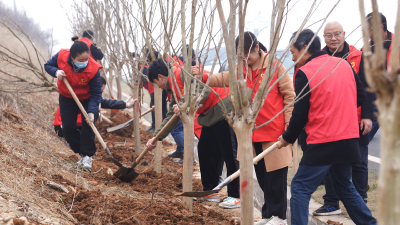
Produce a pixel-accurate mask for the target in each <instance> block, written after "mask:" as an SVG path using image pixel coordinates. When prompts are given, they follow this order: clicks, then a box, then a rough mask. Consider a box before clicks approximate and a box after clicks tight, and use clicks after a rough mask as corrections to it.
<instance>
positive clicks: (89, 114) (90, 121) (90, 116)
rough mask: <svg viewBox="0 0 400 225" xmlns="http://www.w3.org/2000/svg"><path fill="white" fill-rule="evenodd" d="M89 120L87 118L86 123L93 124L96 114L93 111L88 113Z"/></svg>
mask: <svg viewBox="0 0 400 225" xmlns="http://www.w3.org/2000/svg"><path fill="white" fill-rule="evenodd" d="M88 116H89V120H86V123H88V124H92V123H93V122H94V114H93V113H88Z"/></svg>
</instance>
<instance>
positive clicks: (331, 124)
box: [300, 54, 359, 144]
mask: <svg viewBox="0 0 400 225" xmlns="http://www.w3.org/2000/svg"><path fill="white" fill-rule="evenodd" d="M329 58H330V56H329V55H328V54H325V55H322V56H319V57H316V58H314V59H312V60H311V61H310V62H308V63H307V64H305V65H304V66H302V67H301V68H300V69H301V70H302V71H303V72H304V73H305V74H306V75H307V78H308V79H309V80H310V89H313V88H314V87H315V86H316V85H317V84H318V83H320V82H321V81H322V80H323V79H324V78H325V77H326V76H328V75H329V74H330V73H331V72H332V71H333V70H334V72H333V73H332V74H331V75H330V76H329V77H328V78H327V79H326V80H325V81H324V82H322V83H321V84H319V85H318V87H316V88H315V89H314V90H312V91H311V93H310V94H311V96H310V110H309V113H308V123H307V125H306V132H307V134H308V138H307V144H320V143H327V142H333V141H339V140H344V139H350V138H358V137H359V133H358V132H359V127H358V123H357V86H356V83H355V80H354V75H353V70H352V69H351V67H350V65H349V64H348V63H347V62H346V61H344V60H343V59H341V58H337V57H332V59H330V60H329ZM328 60H329V62H328V63H326V62H327V61H328ZM340 61H342V62H340ZM339 62H340V64H339V66H338V67H337V68H336V69H335V67H336V66H337V64H338V63H339ZM324 63H326V64H325V66H324V67H322V68H321V70H320V71H319V72H318V74H317V75H315V77H314V78H313V79H312V80H311V78H312V77H313V76H314V74H315V73H316V72H317V71H318V70H319V69H320V67H321V65H323V64H324Z"/></svg>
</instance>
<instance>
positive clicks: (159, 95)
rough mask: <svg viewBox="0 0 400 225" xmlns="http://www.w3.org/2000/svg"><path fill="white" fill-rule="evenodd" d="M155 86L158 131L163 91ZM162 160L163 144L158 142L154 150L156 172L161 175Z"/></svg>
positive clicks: (160, 120) (160, 121)
mask: <svg viewBox="0 0 400 225" xmlns="http://www.w3.org/2000/svg"><path fill="white" fill-rule="evenodd" d="M153 85H154V108H155V119H156V121H155V124H156V129H158V128H159V127H160V125H161V123H162V89H161V88H159V87H158V86H157V84H153ZM161 159H162V143H161V141H158V142H157V147H156V148H155V150H154V171H156V172H157V173H161Z"/></svg>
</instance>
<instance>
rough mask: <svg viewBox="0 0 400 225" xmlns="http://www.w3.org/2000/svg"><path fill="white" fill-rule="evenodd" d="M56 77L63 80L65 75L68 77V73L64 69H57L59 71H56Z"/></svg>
mask: <svg viewBox="0 0 400 225" xmlns="http://www.w3.org/2000/svg"><path fill="white" fill-rule="evenodd" d="M56 77H57V78H58V79H59V80H62V79H63V77H67V74H65V73H64V71H62V70H57V72H56Z"/></svg>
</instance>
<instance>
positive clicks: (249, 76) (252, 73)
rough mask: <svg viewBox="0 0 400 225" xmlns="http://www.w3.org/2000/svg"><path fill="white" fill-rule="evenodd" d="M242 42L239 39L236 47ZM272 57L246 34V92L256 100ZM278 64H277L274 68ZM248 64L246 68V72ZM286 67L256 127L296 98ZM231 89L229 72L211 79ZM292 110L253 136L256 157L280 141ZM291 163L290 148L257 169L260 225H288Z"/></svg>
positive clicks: (269, 157) (279, 70)
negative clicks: (286, 224)
mask: <svg viewBox="0 0 400 225" xmlns="http://www.w3.org/2000/svg"><path fill="white" fill-rule="evenodd" d="M238 43H239V38H238V37H237V38H236V47H237V46H238ZM269 57H270V56H269V54H268V53H267V49H266V48H265V47H264V45H263V44H261V43H260V42H259V41H258V40H257V37H256V36H255V35H254V34H253V33H251V32H245V33H244V62H243V64H244V65H243V68H244V71H243V72H244V78H245V80H246V86H247V88H250V89H253V88H254V93H253V96H252V98H254V96H255V94H256V92H257V90H258V88H259V86H260V84H261V82H262V79H263V78H264V74H265V73H266V68H267V66H268V61H269ZM277 62H278V61H277V60H276V61H275V64H276V63H277ZM246 63H247V65H248V66H247V68H246ZM285 71H286V69H285V68H284V66H283V64H281V63H280V64H279V66H278V67H277V69H276V70H275V72H274V73H273V74H272V75H271V78H270V79H271V80H272V82H271V85H272V84H273V83H274V82H275V81H276V80H277V79H278V77H281V76H283V77H282V79H281V80H279V81H278V83H277V85H275V86H274V87H272V89H271V91H270V93H269V94H268V96H267V98H266V99H265V102H264V105H263V107H262V108H261V110H260V112H259V114H258V116H257V118H256V122H255V125H256V126H259V125H261V124H263V123H265V122H267V121H269V120H270V119H271V118H273V117H274V116H275V115H277V114H278V113H279V112H280V111H282V110H283V108H284V107H285V106H287V105H288V104H289V103H290V102H292V101H293V99H294V97H295V93H294V89H293V83H292V79H291V78H290V76H289V74H288V73H287V72H286V73H284V72H285ZM206 81H207V76H203V82H206ZM224 85H225V86H229V72H223V73H220V74H214V75H212V77H211V81H210V83H209V86H211V87H223V86H224ZM292 110H293V106H291V107H288V108H287V109H286V110H285V111H284V113H282V114H280V115H279V116H278V117H277V118H275V119H274V120H273V121H272V122H270V123H269V124H267V125H266V126H263V127H261V128H259V129H257V130H255V131H254V132H253V137H252V142H253V147H254V151H253V153H254V156H255V155H258V154H260V153H261V152H262V151H263V150H265V149H267V148H268V147H269V146H271V145H272V144H274V143H275V142H276V141H278V138H279V136H280V135H282V134H283V132H284V131H285V130H286V127H287V124H288V123H289V121H290V118H291V116H292ZM291 161H292V150H291V148H290V146H288V147H286V148H284V149H281V150H275V151H273V152H271V153H270V154H268V155H267V156H265V157H264V159H263V160H261V161H259V162H258V163H257V165H255V166H254V168H255V171H256V175H257V180H258V183H259V185H260V187H261V189H262V190H263V192H264V200H265V203H264V205H263V207H262V218H263V219H262V220H261V221H259V224H266V223H267V222H268V221H270V222H271V223H272V222H273V221H274V222H275V223H277V224H278V223H279V224H280V223H286V222H285V221H286V208H287V206H286V204H287V197H286V189H287V172H288V166H289V164H290V163H291Z"/></svg>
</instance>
